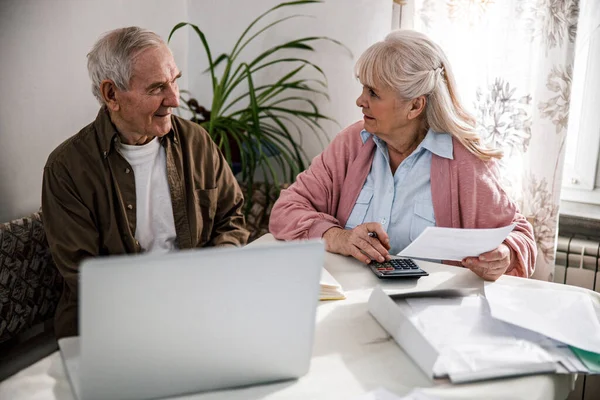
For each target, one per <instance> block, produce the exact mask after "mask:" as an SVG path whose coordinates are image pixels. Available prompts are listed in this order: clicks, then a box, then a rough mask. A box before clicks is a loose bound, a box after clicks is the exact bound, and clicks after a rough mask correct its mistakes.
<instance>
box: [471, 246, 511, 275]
mask: <svg viewBox="0 0 600 400" xmlns="http://www.w3.org/2000/svg"><path fill="white" fill-rule="evenodd" d="M510 259H511V251H510V249H509V248H508V246H507V245H505V244H504V243H502V244H501V245H500V246H498V247H497V248H496V249H494V250H492V251H488V252H487V253H483V254H481V255H479V257H467V258H465V259H464V260H462V265H463V266H465V267H467V268H469V269H470V270H471V271H473V272H475V273H476V274H477V275H479V276H480V277H482V278H483V279H485V280H486V281H495V280H496V279H498V278H500V277H501V276H502V275H503V274H504V273H505V272H506V270H507V269H508V266H509V265H510Z"/></svg>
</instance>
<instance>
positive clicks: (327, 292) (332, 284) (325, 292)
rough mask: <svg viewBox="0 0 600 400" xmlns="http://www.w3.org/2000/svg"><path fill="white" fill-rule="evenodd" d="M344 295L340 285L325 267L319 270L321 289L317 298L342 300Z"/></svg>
mask: <svg viewBox="0 0 600 400" xmlns="http://www.w3.org/2000/svg"><path fill="white" fill-rule="evenodd" d="M345 298H346V296H345V295H344V292H343V291H342V286H341V285H340V284H339V283H338V281H336V280H335V278H334V277H333V276H331V274H330V273H329V272H327V270H326V269H325V268H323V269H322V270H321V291H320V292H319V300H344V299H345Z"/></svg>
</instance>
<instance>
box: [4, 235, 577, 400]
mask: <svg viewBox="0 0 600 400" xmlns="http://www.w3.org/2000/svg"><path fill="white" fill-rule="evenodd" d="M272 240H273V238H272V236H271V235H266V236H264V237H262V238H261V239H259V240H258V241H257V242H254V243H258V244H260V243H264V242H268V241H272ZM418 263H419V264H420V266H421V267H422V268H424V269H426V270H427V271H428V272H429V273H430V276H428V277H423V278H420V279H418V280H417V281H413V280H411V281H408V282H393V281H392V282H388V281H381V280H379V279H378V278H377V277H375V275H373V274H372V272H371V271H370V270H369V269H368V268H367V267H366V266H365V265H363V264H361V263H359V262H358V261H355V260H354V259H351V258H348V257H342V256H339V255H334V254H327V257H326V261H325V268H326V269H327V270H328V271H329V272H330V273H331V274H332V275H333V276H334V277H335V278H336V279H337V280H338V282H339V283H340V284H341V285H342V287H343V289H344V291H345V293H346V297H347V299H346V300H340V301H326V302H320V304H319V307H318V310H317V326H316V333H315V344H314V349H313V356H312V361H311V367H310V371H309V372H308V374H307V375H306V376H304V377H302V378H300V379H298V380H295V381H287V382H283V383H276V384H270V385H260V386H255V387H250V388H242V389H233V390H223V391H216V392H211V393H203V394H197V395H190V396H184V397H178V399H198V400H208V399H321V398H322V399H358V398H360V397H361V395H364V394H365V393H367V392H369V391H372V390H374V389H376V388H379V387H384V388H385V389H387V390H389V391H390V392H392V393H395V394H397V395H405V394H407V393H408V392H410V391H411V390H412V389H414V388H416V387H418V388H423V389H422V391H423V392H424V393H426V394H428V395H431V396H434V397H436V398H441V399H482V398H486V399H527V400H533V399H565V398H566V397H567V396H568V393H569V392H570V390H571V389H572V385H573V381H574V379H573V376H570V375H536V376H528V377H520V378H514V379H502V380H496V381H491V382H483V383H475V384H464V385H452V384H449V383H446V382H432V381H431V380H430V379H428V378H427V376H425V375H424V373H423V372H422V371H421V370H420V369H419V368H418V367H417V366H416V365H415V364H414V363H413V362H412V361H411V360H410V358H409V357H408V356H407V355H406V354H405V353H404V352H403V351H402V350H401V349H400V347H399V346H398V345H397V344H396V342H395V341H394V340H393V339H391V338H390V337H389V335H388V334H387V333H386V332H385V331H384V330H383V328H381V326H380V325H379V324H378V323H377V322H376V321H375V319H373V317H372V316H371V315H370V314H369V312H368V311H367V301H368V299H369V295H370V293H371V290H372V289H373V287H375V286H376V285H378V284H382V285H383V286H384V288H386V289H399V290H401V289H406V288H409V287H414V286H415V285H416V286H417V287H418V288H419V289H423V290H426V289H432V288H438V289H441V288H447V287H453V288H456V287H464V288H468V287H470V288H482V287H483V281H482V280H481V279H480V278H478V277H477V276H476V275H475V274H473V273H472V272H471V271H469V270H467V269H464V268H458V267H451V266H445V265H440V264H433V263H425V262H420V261H419V262H418ZM501 279H506V280H511V279H521V278H514V277H509V276H504V277H502V278H501ZM536 284H537V283H536V282H533V281H532V285H536ZM0 399H11V400H25V399H27V400H29V399H59V400H63V399H64V400H74V396H73V394H72V392H71V387H70V384H69V382H68V380H67V377H66V374H65V370H64V368H63V364H62V360H61V357H60V354H59V353H58V352H55V353H53V354H51V355H49V356H48V357H46V358H44V359H42V360H40V361H39V362H37V363H36V364H34V365H32V366H30V367H28V368H26V369H24V370H22V371H20V372H19V373H17V374H16V375H14V376H12V377H11V378H9V379H7V380H5V381H4V382H2V383H0Z"/></svg>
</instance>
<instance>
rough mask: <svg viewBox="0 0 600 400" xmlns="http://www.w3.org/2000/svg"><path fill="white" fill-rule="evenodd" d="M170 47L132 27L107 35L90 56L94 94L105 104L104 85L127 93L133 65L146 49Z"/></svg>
mask: <svg viewBox="0 0 600 400" xmlns="http://www.w3.org/2000/svg"><path fill="white" fill-rule="evenodd" d="M160 46H166V43H165V42H164V40H162V38H161V37H160V36H158V35H157V34H156V33H154V32H152V31H149V30H147V29H142V28H138V27H137V26H130V27H127V28H120V29H115V30H113V31H109V32H106V33H105V34H104V35H102V37H101V38H100V39H98V41H97V42H96V43H95V44H94V47H93V48H92V50H91V51H90V52H89V53H88V55H87V58H88V62H87V66H88V73H89V75H90V78H91V80H92V93H93V94H94V96H96V98H97V99H98V101H99V102H100V104H104V99H103V98H102V93H100V84H101V83H102V81H104V80H107V79H109V80H111V81H113V82H114V83H115V85H116V86H117V88H118V89H119V90H127V89H128V88H129V81H130V80H131V75H132V73H133V61H134V59H135V57H136V56H137V55H138V54H139V53H140V52H141V51H142V50H144V49H147V48H149V47H160Z"/></svg>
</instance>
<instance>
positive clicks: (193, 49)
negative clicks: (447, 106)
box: [0, 0, 392, 222]
mask: <svg viewBox="0 0 600 400" xmlns="http://www.w3.org/2000/svg"><path fill="white" fill-rule="evenodd" d="M278 2H279V1H278V0H254V1H247V0H0V93H2V97H0V222H4V221H7V220H10V219H13V218H17V217H19V216H22V215H25V214H28V213H30V212H32V211H35V210H37V209H38V208H39V207H40V190H41V179H42V170H43V166H44V164H45V161H46V159H47V157H48V155H49V154H50V152H51V151H52V150H53V149H54V148H55V147H56V146H57V145H58V144H60V143H61V142H62V141H64V140H65V139H67V138H68V137H70V136H72V135H73V134H75V133H77V132H78V131H79V130H80V129H81V128H82V127H83V126H85V125H87V124H88V123H90V122H91V121H92V120H93V119H94V117H95V116H96V113H97V112H98V107H99V106H98V103H97V102H96V100H95V99H94V97H93V96H92V94H91V92H90V87H89V85H90V82H89V79H88V76H87V69H86V57H85V56H86V54H87V52H88V51H89V49H90V48H91V46H92V44H93V43H94V41H95V40H96V39H97V38H98V36H99V35H100V34H102V33H103V32H105V31H107V30H110V29H114V28H117V27H121V26H127V25H139V26H143V27H145V28H148V29H151V30H154V31H156V32H157V33H158V34H160V35H161V36H163V37H165V38H166V37H167V35H168V33H169V32H170V30H171V28H172V27H173V26H174V25H175V24H176V23H177V22H180V21H185V20H189V21H190V22H193V23H195V24H198V25H199V26H201V28H202V29H203V30H204V31H205V32H206V34H207V36H208V39H209V41H210V42H211V44H212V45H213V54H214V53H216V54H220V53H221V52H223V51H226V50H228V49H230V48H231V46H232V45H233V43H234V40H235V39H236V38H237V37H238V35H239V34H240V33H241V31H242V30H243V29H244V28H245V27H246V26H247V25H248V23H249V22H250V21H251V20H252V19H254V18H255V17H256V16H258V14H259V13H260V12H262V11H263V10H265V9H266V8H267V7H270V6H273V5H275V4H277V3H278ZM391 5H392V2H391V1H390V0H327V1H326V2H325V3H324V4H317V5H311V6H306V7H305V8H303V9H300V10H298V11H300V12H301V13H306V14H311V15H314V16H315V17H314V18H308V19H302V20H301V21H296V22H293V23H291V24H288V25H285V27H281V28H278V29H275V30H273V31H271V32H269V33H268V34H267V35H265V37H264V38H263V39H262V40H261V41H260V42H258V43H257V46H256V47H255V48H253V49H249V50H250V51H251V52H252V51H258V50H260V48H265V47H266V46H269V45H273V44H275V43H279V42H281V41H283V40H286V39H288V40H289V39H292V38H295V37H298V36H299V35H306V36H311V35H327V36H330V37H332V38H335V39H338V40H340V41H342V42H344V43H345V44H346V45H347V46H348V47H350V49H351V50H352V52H353V53H354V55H355V58H354V60H352V59H350V58H349V57H348V56H347V55H345V53H344V52H343V51H342V50H340V49H339V48H336V47H335V46H333V45H330V44H325V43H323V44H319V45H317V49H318V53H317V54H316V55H314V56H313V58H312V59H313V60H314V61H316V62H318V63H319V65H321V66H322V67H323V68H324V70H325V72H326V74H327V76H328V78H329V93H330V96H331V102H330V103H329V104H326V102H325V101H324V100H318V101H319V102H320V103H321V104H322V106H323V108H322V111H324V112H325V113H326V114H328V115H330V116H332V117H334V118H336V119H337V120H338V121H339V123H340V125H341V126H346V125H348V124H349V123H351V122H353V121H355V120H357V119H359V118H360V117H361V114H360V110H359V109H358V108H357V107H356V106H355V105H354V101H355V99H356V96H358V94H359V90H360V85H359V84H358V83H357V82H356V81H355V79H354V77H353V72H352V67H353V63H354V61H355V60H356V57H358V56H359V55H360V53H361V52H362V51H364V50H365V49H366V48H367V47H368V45H370V44H371V43H372V42H374V41H376V40H378V39H380V38H382V37H383V36H384V35H385V34H386V33H387V32H388V31H389V29H390V27H391V15H392V6H391ZM278 15H279V16H282V15H283V14H282V13H280V14H278ZM276 16H277V15H276ZM188 43H189V47H188ZM171 48H172V49H173V52H174V54H175V59H176V61H177V63H178V65H179V68H180V69H182V71H183V73H184V76H183V79H182V81H181V87H182V88H188V89H190V90H192V91H193V92H194V93H195V94H197V97H198V98H199V99H200V100H201V103H202V102H204V103H205V104H208V102H209V101H210V99H211V96H212V93H211V90H210V86H209V81H208V80H207V75H202V74H201V71H202V70H203V69H204V68H205V67H206V61H205V60H206V59H205V56H204V54H203V53H202V52H201V49H200V47H199V42H198V39H197V37H196V36H192V35H191V33H190V32H187V33H186V32H179V34H178V35H177V36H176V37H175V40H174V41H172V43H171ZM188 66H189V68H188ZM326 127H327V130H328V133H329V135H330V137H333V136H334V135H335V133H337V132H338V131H339V128H338V127H337V126H336V125H334V124H330V125H326ZM304 145H305V147H306V151H307V153H308V155H309V156H310V157H312V156H314V155H316V154H318V152H319V151H320V146H319V145H318V143H317V142H316V141H314V140H311V139H310V138H307V140H305V141H304Z"/></svg>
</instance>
